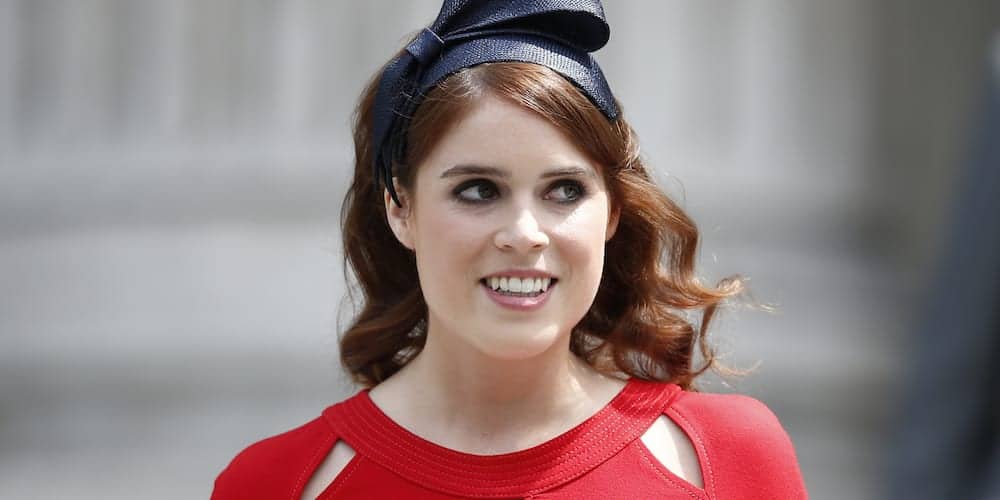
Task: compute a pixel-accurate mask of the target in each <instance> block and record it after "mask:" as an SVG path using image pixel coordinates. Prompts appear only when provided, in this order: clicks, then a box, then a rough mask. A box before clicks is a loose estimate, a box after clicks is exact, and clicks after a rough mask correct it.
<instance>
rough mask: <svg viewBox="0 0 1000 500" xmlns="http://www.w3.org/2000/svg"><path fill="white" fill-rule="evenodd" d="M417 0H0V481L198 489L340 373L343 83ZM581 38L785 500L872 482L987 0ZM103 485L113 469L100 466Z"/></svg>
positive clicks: (829, 7) (639, 18)
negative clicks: (620, 116)
mask: <svg viewBox="0 0 1000 500" xmlns="http://www.w3.org/2000/svg"><path fill="white" fill-rule="evenodd" d="M438 6H439V2H437V1H431V0H419V1H407V2H403V1H390V0H378V1H367V2H354V1H346V0H329V1H323V0H312V1H306V0H285V1H281V2H246V1H238V0H208V1H194V0H159V1H157V0H141V1H124V0H85V1H76V2H60V1H56V0H43V1H36V0H0V497H2V498H64V497H72V498H102V499H114V498H134V497H135V496H136V495H137V494H141V496H143V497H144V498H189V497H195V498H196V497H205V496H207V494H208V492H209V491H210V489H211V483H212V480H213V479H214V477H215V475H216V474H217V473H218V472H219V471H220V470H221V468H222V467H223V466H224V465H225V464H226V463H227V461H228V460H229V459H230V458H231V457H232V456H233V454H234V453H235V452H236V451H238V450H239V449H241V448H242V447H243V446H245V445H246V444H248V443H249V442H250V441H253V440H256V439H258V438H260V437H263V436H266V435H270V434H274V433H276V432H279V431H282V430H285V429H288V428H290V427H292V426H294V425H297V424H299V423H301V422H304V421H305V420H306V419H308V418H311V417H312V416H314V415H315V414H317V413H318V412H319V411H320V410H321V409H322V408H323V407H325V406H326V405H328V404H330V403H332V402H334V401H336V400H338V399H340V398H342V397H344V396H345V395H347V394H349V393H351V392H352V391H353V389H352V388H350V386H349V385H348V384H347V383H346V382H345V381H344V380H343V378H342V376H341V375H340V372H339V369H338V367H337V366H336V359H337V356H336V332H337V325H338V322H343V321H345V318H344V317H343V316H341V317H339V318H338V306H339V305H340V301H341V298H342V294H343V289H342V288H343V287H342V281H343V278H342V276H341V263H340V258H341V256H340V251H339V242H338V233H337V231H338V229H337V221H338V215H339V207H340V201H341V198H342V196H343V192H344V189H345V188H346V186H345V185H344V182H345V179H346V178H347V175H348V172H350V169H351V168H353V167H352V165H351V163H350V162H351V158H352V152H351V151H350V136H349V130H348V124H349V119H350V114H351V111H352V109H353V106H354V104H355V99H356V98H357V96H358V94H359V93H360V91H361V88H362V87H363V85H364V84H365V82H366V81H367V80H368V79H369V78H370V77H371V75H372V74H373V73H374V71H375V70H376V69H377V68H378V67H379V66H380V65H381V64H382V63H383V62H384V61H385V60H386V59H387V58H388V57H389V56H390V55H391V54H392V53H393V52H394V51H395V50H396V49H397V48H398V47H399V46H401V45H402V44H403V43H404V41H405V39H406V37H407V36H408V35H409V34H412V33H414V32H415V31H417V30H418V29H419V28H420V27H422V26H423V25H426V24H427V23H429V22H430V21H431V20H432V19H433V17H434V15H435V14H436V12H437V8H438ZM606 9H607V14H608V18H609V21H610V23H611V25H612V40H611V43H610V44H609V45H608V47H606V48H605V49H603V50H602V51H601V52H599V53H598V54H597V57H598V59H599V61H600V62H601V64H602V66H603V67H604V69H605V72H606V73H607V74H608V78H609V80H610V82H611V85H612V87H613V89H614V90H615V92H616V95H617V96H618V98H619V99H620V100H621V101H622V103H623V104H624V109H625V116H626V117H628V118H629V120H630V121H631V122H632V125H633V126H634V127H635V128H636V129H637V130H638V132H639V135H640V138H641V140H642V141H643V148H644V152H645V155H646V157H647V158H648V159H649V160H650V163H651V164H652V165H653V166H654V167H655V168H656V169H657V175H658V176H659V179H660V180H661V181H662V183H663V185H664V187H665V188H666V189H667V191H668V192H669V193H670V194H671V195H673V196H674V197H676V198H678V199H679V200H681V202H682V204H683V206H684V207H686V208H687V209H688V210H689V212H690V213H691V214H692V216H693V217H694V218H695V220H696V221H698V222H699V224H700V226H701V229H702V231H703V234H704V239H703V247H702V255H701V260H702V264H703V273H704V274H705V276H706V277H707V278H708V279H709V280H710V281H711V280H715V279H718V278H721V277H723V276H726V275H729V274H732V273H737V272H738V273H743V274H744V275H746V276H749V277H750V278H751V289H752V291H753V294H754V298H755V299H757V300H758V301H760V302H768V303H776V304H777V305H778V306H779V310H780V311H781V312H780V313H779V314H778V315H773V316H771V315H765V314H762V313H753V312H749V311H740V310H734V311H731V312H729V313H728V314H726V315H724V316H723V317H722V319H721V321H720V322H719V324H718V325H717V326H718V328H717V330H716V331H715V332H714V334H715V335H716V340H717V343H719V344H720V345H721V346H722V349H721V350H722V351H725V352H731V353H732V355H731V356H730V362H731V363H732V364H736V365H737V366H749V365H752V364H753V363H754V362H756V361H760V362H761V365H760V368H759V369H758V371H757V372H756V374H754V375H752V376H750V377H748V378H746V379H743V380H740V381H731V382H730V384H729V386H726V385H724V384H723V383H722V382H719V381H712V382H710V383H709V384H707V387H706V389H707V390H719V391H728V390H738V391H741V392H746V393H749V394H753V395H755V396H757V397H759V398H761V399H763V400H764V401H765V402H767V403H768V404H769V405H770V406H771V407H772V408H774V409H775V411H776V412H777V414H778V415H779V417H780V418H781V419H782V421H783V422H784V424H785V426H786V428H787V429H788V430H789V432H790V433H791V435H792V438H793V440H794V441H795V443H796V446H797V449H798V451H799V456H800V461H801V463H802V466H803V470H804V473H805V476H806V481H807V485H808V486H809V488H810V490H811V492H812V496H813V497H814V498H817V499H823V498H837V499H843V498H858V499H865V498H875V497H876V496H878V495H880V494H881V493H882V488H883V484H882V483H883V478H884V477H885V472H886V470H887V467H886V465H885V463H884V457H885V455H886V448H887V447H888V446H889V445H890V442H891V440H890V439H889V434H890V430H891V429H892V426H893V424H894V422H893V421H892V420H893V418H894V415H895V413H894V408H895V407H896V405H897V402H898V399H899V396H898V391H897V388H898V387H899V386H900V385H901V383H902V381H901V380H900V374H901V373H905V372H904V368H905V366H906V363H907V359H905V358H904V356H903V353H904V352H906V351H905V350H904V349H903V347H904V346H905V345H906V344H907V342H908V341H909V338H910V337H909V331H910V329H911V327H912V317H913V315H912V314H911V311H912V309H913V307H914V306H915V305H916V304H918V303H920V302H919V300H920V298H921V297H922V296H923V290H924V288H925V286H926V284H927V282H928V280H929V274H928V272H927V269H928V265H929V263H930V262H932V258H933V257H932V256H934V255H936V254H937V252H938V250H939V247H940V246H941V244H940V238H941V236H942V235H944V234H946V233H945V232H944V230H943V221H945V220H946V218H945V217H946V213H947V210H946V207H948V206H949V203H950V197H951V193H952V192H953V191H952V187H953V184H955V179H956V174H957V172H958V171H959V167H960V165H962V158H963V154H964V153H963V148H965V147H966V146H967V145H968V144H969V141H968V138H967V135H968V133H969V129H970V127H971V126H972V119H971V116H973V114H974V111H975V107H976V104H975V103H976V101H975V97H976V96H977V95H978V92H979V91H980V84H981V81H982V71H983V64H982V61H983V58H984V57H985V54H986V47H987V40H988V34H989V31H990V29H992V28H995V27H996V23H997V19H1000V6H998V5H996V2H946V1H944V0H938V1H933V0H917V1H904V0H880V1H875V2H872V1H863V0H847V1H838V2H822V1H813V2H809V1H795V0H741V1H740V2H726V1H722V0H709V1H704V0H703V1H686V2H685V1H679V0H669V1H662V0H628V1H618V0H607V2H606ZM109 475H113V477H111V478H109Z"/></svg>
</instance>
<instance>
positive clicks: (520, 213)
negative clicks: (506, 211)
mask: <svg viewBox="0 0 1000 500" xmlns="http://www.w3.org/2000/svg"><path fill="white" fill-rule="evenodd" d="M494 242H495V243H496V246H497V248H499V249H500V250H505V251H516V252H518V253H529V252H537V251H540V250H544V249H545V248H546V247H548V246H549V236H548V234H546V232H545V231H544V230H543V228H542V226H541V224H540V223H539V221H538V218H537V217H535V214H533V213H532V211H531V210H530V209H529V208H520V209H518V210H517V212H516V215H515V216H514V218H513V220H511V222H510V223H509V224H505V225H504V226H503V227H502V228H500V230H499V231H497V233H496V235H495V236H494Z"/></svg>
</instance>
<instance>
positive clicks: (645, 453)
mask: <svg viewBox="0 0 1000 500" xmlns="http://www.w3.org/2000/svg"><path fill="white" fill-rule="evenodd" d="M636 448H639V456H640V457H642V460H643V461H644V462H646V465H649V467H650V468H651V469H653V472H655V473H656V474H658V475H659V476H660V477H662V478H663V479H666V480H667V481H669V482H670V483H671V484H673V485H675V486H677V487H679V488H681V489H683V490H684V492H685V493H687V494H688V496H690V497H691V498H694V499H703V498H704V497H705V494H704V492H703V491H699V492H695V491H691V490H692V489H696V488H697V487H696V486H695V485H693V484H691V483H689V482H687V481H683V480H680V479H677V478H674V477H673V476H671V475H670V474H667V473H665V472H663V470H661V467H662V468H664V469H666V467H665V466H663V464H662V463H660V461H659V460H656V462H655V463H654V462H653V461H652V460H651V459H650V453H651V452H650V451H649V450H648V449H647V448H646V446H645V445H642V444H639V443H638V442H636ZM652 458H653V459H655V458H656V457H652ZM656 464H660V466H659V467H657V465H656ZM668 470H669V469H668Z"/></svg>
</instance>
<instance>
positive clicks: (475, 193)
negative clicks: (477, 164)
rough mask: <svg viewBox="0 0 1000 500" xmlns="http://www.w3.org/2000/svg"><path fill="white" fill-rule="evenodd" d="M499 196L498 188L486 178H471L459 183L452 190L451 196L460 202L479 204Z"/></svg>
mask: <svg viewBox="0 0 1000 500" xmlns="http://www.w3.org/2000/svg"><path fill="white" fill-rule="evenodd" d="M499 196H500V188H498V187H497V185H496V184H495V183H494V182H493V181H490V180H487V179H472V180H468V181H465V182H462V183H460V184H459V185H458V186H456V187H455V189H453V190H452V197H453V198H454V199H455V200H457V201H459V202H460V203H466V204H469V205H481V204H483V203H488V202H490V201H492V200H494V199H496V198H497V197H499Z"/></svg>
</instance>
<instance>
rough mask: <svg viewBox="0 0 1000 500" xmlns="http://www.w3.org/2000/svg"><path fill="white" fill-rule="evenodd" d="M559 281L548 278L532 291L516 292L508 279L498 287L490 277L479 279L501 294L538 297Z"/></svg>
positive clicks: (487, 286) (533, 287)
mask: <svg viewBox="0 0 1000 500" xmlns="http://www.w3.org/2000/svg"><path fill="white" fill-rule="evenodd" d="M558 281H559V279H558V278H548V279H546V280H545V283H544V285H543V286H541V287H539V286H532V290H531V291H517V292H515V291H513V290H511V289H510V288H508V285H507V282H506V281H503V282H501V284H499V285H498V286H497V287H496V288H494V287H493V285H492V284H491V279H490V278H482V279H480V280H479V283H480V284H482V285H483V286H484V287H486V288H487V289H488V290H490V291H491V292H493V293H496V294H500V295H507V296H510V297H538V296H539V295H542V294H544V293H546V292H547V291H548V289H550V288H552V287H553V286H555V284H556V282H558ZM511 288H513V287H511Z"/></svg>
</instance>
